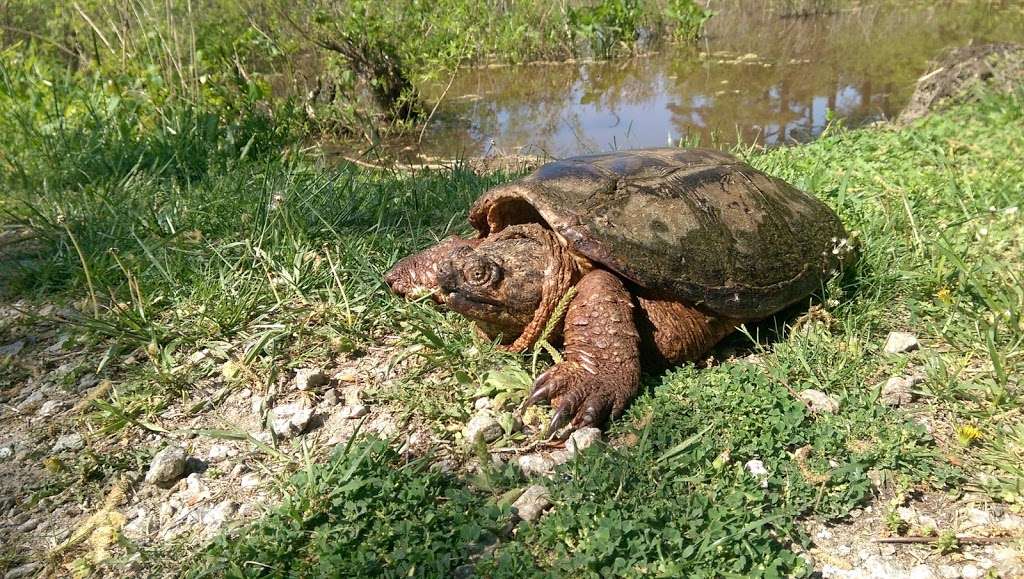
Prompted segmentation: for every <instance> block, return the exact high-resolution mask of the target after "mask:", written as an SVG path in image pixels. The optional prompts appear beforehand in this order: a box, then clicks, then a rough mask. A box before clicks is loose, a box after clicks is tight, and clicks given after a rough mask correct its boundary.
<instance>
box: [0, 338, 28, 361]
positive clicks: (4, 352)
mask: <svg viewBox="0 0 1024 579" xmlns="http://www.w3.org/2000/svg"><path fill="white" fill-rule="evenodd" d="M24 347H25V340H18V341H17V342H11V343H10V344H7V345H6V346H0V358H4V357H6V356H10V357H12V358H13V357H14V356H17V355H18V352H20V351H21V349H22V348H24Z"/></svg>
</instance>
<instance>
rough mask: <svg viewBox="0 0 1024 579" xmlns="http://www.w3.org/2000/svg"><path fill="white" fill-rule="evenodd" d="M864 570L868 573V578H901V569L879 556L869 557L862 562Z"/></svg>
mask: <svg viewBox="0 0 1024 579" xmlns="http://www.w3.org/2000/svg"><path fill="white" fill-rule="evenodd" d="M863 566H864V568H865V569H866V570H867V571H868V577H902V576H904V574H903V571H902V569H900V568H899V567H897V566H895V565H893V564H892V563H890V562H889V561H886V560H885V559H884V558H882V557H881V556H879V555H871V556H870V557H868V558H867V559H865V560H864V564H863Z"/></svg>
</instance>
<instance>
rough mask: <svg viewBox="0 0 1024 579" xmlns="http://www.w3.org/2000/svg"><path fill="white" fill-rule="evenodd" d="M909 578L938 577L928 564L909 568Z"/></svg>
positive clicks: (928, 578)
mask: <svg viewBox="0 0 1024 579" xmlns="http://www.w3.org/2000/svg"><path fill="white" fill-rule="evenodd" d="M910 579H939V576H938V575H936V574H935V571H933V570H932V568H931V567H929V566H928V565H915V566H914V567H913V568H911V569H910Z"/></svg>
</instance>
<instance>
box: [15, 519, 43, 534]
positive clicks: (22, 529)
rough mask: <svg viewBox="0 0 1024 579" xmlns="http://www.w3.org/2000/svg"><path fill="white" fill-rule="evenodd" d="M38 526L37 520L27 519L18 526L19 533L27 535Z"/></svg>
mask: <svg viewBox="0 0 1024 579" xmlns="http://www.w3.org/2000/svg"><path fill="white" fill-rule="evenodd" d="M38 526H39V519H29V520H27V521H25V522H24V523H22V524H20V525H18V532H19V533H28V532H29V531H33V530H35V528H36V527H38Z"/></svg>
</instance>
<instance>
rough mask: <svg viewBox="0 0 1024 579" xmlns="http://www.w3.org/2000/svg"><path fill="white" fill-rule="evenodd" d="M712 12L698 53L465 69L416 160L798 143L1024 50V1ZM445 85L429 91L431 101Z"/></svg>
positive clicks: (748, 7)
mask: <svg viewBox="0 0 1024 579" xmlns="http://www.w3.org/2000/svg"><path fill="white" fill-rule="evenodd" d="M716 4H717V3H712V9H716V8H717V9H718V12H717V13H716V15H715V16H714V17H713V18H712V19H711V20H710V21H709V24H708V28H707V31H706V38H705V39H703V40H702V41H700V42H699V43H698V44H697V45H696V46H692V47H676V48H669V49H665V50H662V51H659V52H657V53H654V54H651V55H648V56H643V57H636V58H628V59H621V60H616V61H610V62H584V63H563V64H554V65H544V64H536V65H522V66H514V67H511V66H503V67H490V68H473V69H468V70H461V71H459V73H458V74H457V75H456V77H455V79H454V81H453V83H452V85H451V88H450V89H449V90H448V92H447V94H446V95H445V96H444V98H443V100H442V101H441V105H440V106H439V108H438V111H437V113H436V114H435V116H434V118H433V119H432V121H431V123H430V125H429V127H428V129H427V131H426V133H425V135H424V138H423V142H422V145H421V147H420V153H421V155H422V156H421V158H424V157H426V158H431V157H435V158H452V157H464V156H474V155H483V154H493V153H508V154H519V153H524V154H537V153H546V154H548V155H553V156H566V155H572V154H581V153H587V152H595V151H606V150H613V149H626V148H636V147H646V146H664V145H667V144H669V143H673V144H675V143H678V142H679V141H680V140H683V142H684V143H689V144H693V143H696V142H699V143H701V144H704V145H708V144H714V143H726V144H729V143H735V142H743V143H758V144H762V145H768V146H774V145H780V144H789V143H798V142H803V141H807V140H810V139H813V138H815V137H816V136H818V135H819V134H821V132H822V131H823V130H824V129H825V127H826V126H827V125H828V123H829V122H830V121H831V120H832V119H841V120H842V122H843V123H844V124H846V125H847V126H857V125H862V124H865V123H870V122H872V121H875V120H882V119H886V118H890V117H894V116H895V115H896V114H897V113H898V112H899V110H900V109H901V108H902V107H903V106H904V105H905V104H906V102H907V101H908V99H909V97H910V95H911V93H912V92H913V88H914V83H915V81H916V79H917V78H918V77H919V76H920V75H921V74H923V73H924V72H926V69H927V63H928V61H929V60H930V59H932V58H934V57H936V56H937V55H938V54H939V53H941V51H942V50H943V49H945V48H947V47H952V46H961V45H964V44H967V43H968V42H975V43H978V42H988V41H996V40H999V41H1015V42H1024V2H980V1H958V2H945V3H941V4H939V3H922V2H917V3H910V5H908V4H907V3H895V2H877V3H864V4H862V5H861V6H859V7H857V8H852V9H844V10H839V11H836V12H833V13H829V14H820V15H814V16H793V15H786V14H784V13H783V12H782V11H781V10H769V9H766V8H764V7H763V6H764V4H762V3H760V2H758V3H754V2H745V3H737V4H730V5H716ZM444 85H447V82H444V83H442V84H441V85H438V86H435V87H429V88H428V91H427V92H428V95H427V96H428V100H432V101H436V100H437V99H438V98H440V97H441V93H442V92H443V89H444Z"/></svg>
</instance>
